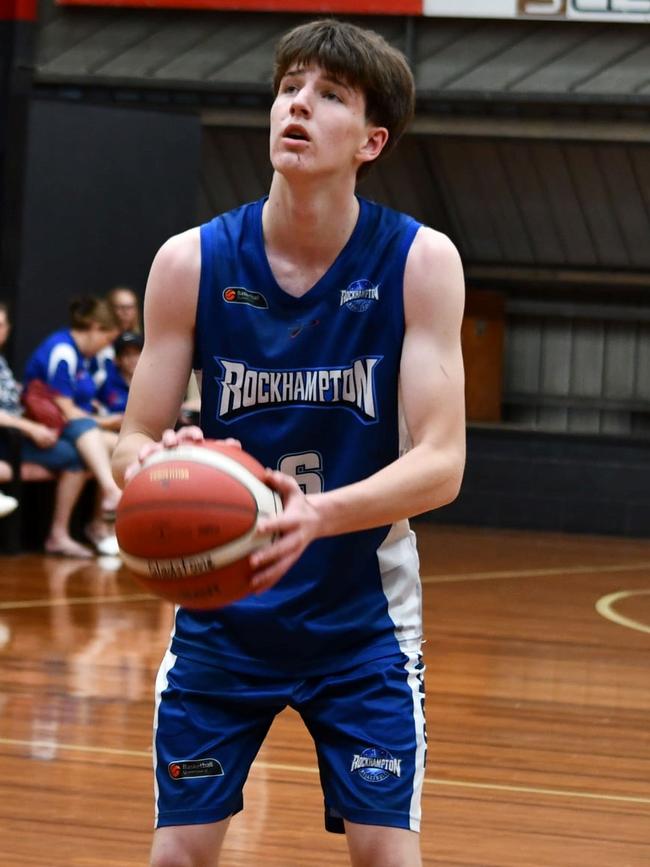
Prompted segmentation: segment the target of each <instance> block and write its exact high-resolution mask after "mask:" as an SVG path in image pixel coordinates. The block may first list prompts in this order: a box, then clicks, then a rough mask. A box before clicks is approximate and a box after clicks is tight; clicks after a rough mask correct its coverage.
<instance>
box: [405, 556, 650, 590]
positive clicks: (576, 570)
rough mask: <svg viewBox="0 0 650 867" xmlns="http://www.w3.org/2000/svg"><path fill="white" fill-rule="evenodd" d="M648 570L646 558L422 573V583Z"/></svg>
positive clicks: (649, 567) (649, 566) (649, 568)
mask: <svg viewBox="0 0 650 867" xmlns="http://www.w3.org/2000/svg"><path fill="white" fill-rule="evenodd" d="M640 569H647V570H650V562H649V561H647V560H643V561H640V562H638V563H619V564H616V563H612V564H611V565H610V566H554V567H553V568H549V569H508V570H502V571H500V572H461V573H460V574H458V575H423V576H422V583H423V584H446V583H453V582H455V581H489V580H494V579H497V578H544V577H552V576H554V575H586V574H592V573H594V572H595V573H598V574H601V573H607V572H638V571H639V570H640Z"/></svg>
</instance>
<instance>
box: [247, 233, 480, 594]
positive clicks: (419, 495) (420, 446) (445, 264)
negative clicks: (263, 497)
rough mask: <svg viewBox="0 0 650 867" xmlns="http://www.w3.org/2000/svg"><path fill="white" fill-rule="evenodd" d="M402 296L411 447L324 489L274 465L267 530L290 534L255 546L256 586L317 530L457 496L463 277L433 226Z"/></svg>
mask: <svg viewBox="0 0 650 867" xmlns="http://www.w3.org/2000/svg"><path fill="white" fill-rule="evenodd" d="M404 305H405V320H406V331H405V337H404V345H403V349H402V358H401V365H400V384H401V392H402V402H403V408H404V413H405V418H406V423H407V426H408V429H409V433H410V436H411V439H412V443H413V448H412V449H411V450H410V451H409V452H407V453H406V454H405V455H403V456H402V457H400V458H398V459H397V460H396V461H394V462H393V463H391V464H389V465H388V466H387V467H384V468H383V469H382V470H380V471H379V472H377V473H375V474H374V475H372V476H370V477H369V478H367V479H364V480H363V481H361V482H357V483H355V484H353V485H348V486H346V487H343V488H338V489H336V490H333V491H327V492H325V493H323V494H315V495H307V496H303V495H301V493H300V491H299V488H298V486H297V483H296V482H295V480H294V479H291V478H290V477H288V476H284V475H283V474H281V473H277V472H271V471H269V476H268V480H269V483H270V484H272V485H273V486H274V487H276V488H277V489H278V490H279V491H280V493H281V494H282V495H283V499H284V501H285V511H284V513H283V515H282V516H281V517H280V518H278V519H275V520H273V521H269V522H268V524H266V523H265V524H264V525H263V526H260V530H261V531H262V530H263V531H265V532H269V531H271V532H278V531H279V532H280V533H282V534H283V535H282V538H281V539H280V540H279V541H278V542H276V543H274V544H273V545H271V546H269V547H268V548H265V549H262V550H260V551H259V552H258V553H257V554H255V555H254V556H253V564H254V566H255V567H256V568H258V569H260V570H261V571H260V572H259V573H258V575H257V576H256V580H255V585H256V586H257V587H258V588H259V589H263V588H265V587H268V586H270V585H271V584H273V583H274V582H275V581H277V580H279V578H280V577H281V576H282V574H284V572H285V571H286V570H287V569H288V568H289V567H290V566H291V565H292V564H293V562H295V560H296V559H297V557H299V556H300V554H301V553H302V551H304V549H305V547H306V546H307V544H309V542H311V541H312V540H313V539H315V538H318V537H320V536H333V535H337V534H339V533H348V532H351V531H355V530H364V529H368V528H370V527H377V526H381V525H383V524H391V523H393V522H394V521H397V520H400V519H403V518H408V517H411V516H413V515H417V514H420V513H422V512H425V511H428V510H430V509H435V508H438V507H439V506H442V505H444V504H446V503H448V502H450V501H451V500H453V499H454V498H455V497H456V496H457V494H458V490H459V487H460V482H461V478H462V473H463V467H464V462H465V412H464V376H463V362H462V355H461V347H460V326H461V322H462V315H463V306H464V281H463V273H462V266H461V263H460V259H459V257H458V253H457V252H456V250H455V248H454V246H453V245H452V244H451V242H450V241H449V240H448V239H447V238H446V237H445V236H443V235H440V234H439V233H438V232H434V231H433V230H432V229H426V228H423V229H420V231H419V232H418V235H417V237H416V239H415V241H414V243H413V246H412V248H411V251H410V253H409V257H408V260H407V266H406V273H405V280H404Z"/></svg>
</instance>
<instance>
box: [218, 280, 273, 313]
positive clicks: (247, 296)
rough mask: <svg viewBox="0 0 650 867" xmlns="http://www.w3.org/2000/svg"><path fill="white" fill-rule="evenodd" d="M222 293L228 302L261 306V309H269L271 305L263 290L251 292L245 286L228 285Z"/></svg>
mask: <svg viewBox="0 0 650 867" xmlns="http://www.w3.org/2000/svg"><path fill="white" fill-rule="evenodd" d="M222 295H223V300H224V301H226V302H228V304H248V306H249V307H259V308H260V309H261V310H267V309H268V306H269V303H268V301H267V300H266V298H265V297H264V296H263V295H262V293H261V292H251V291H250V289H244V287H243V286H228V288H227V289H224V290H223V293H222Z"/></svg>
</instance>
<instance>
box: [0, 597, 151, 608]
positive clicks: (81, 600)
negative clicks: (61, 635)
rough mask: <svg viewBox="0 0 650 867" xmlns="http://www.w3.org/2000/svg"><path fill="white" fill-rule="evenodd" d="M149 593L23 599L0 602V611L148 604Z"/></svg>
mask: <svg viewBox="0 0 650 867" xmlns="http://www.w3.org/2000/svg"><path fill="white" fill-rule="evenodd" d="M155 598H156V597H155V596H152V594H151V593H132V594H129V593H123V594H121V595H119V596H62V597H61V598H60V599H24V600H23V601H20V600H16V601H15V602H0V611H11V610H13V609H19V608H56V607H57V606H59V605H94V604H97V603H100V602H101V603H102V604H104V603H106V602H148V601H151V600H152V599H155Z"/></svg>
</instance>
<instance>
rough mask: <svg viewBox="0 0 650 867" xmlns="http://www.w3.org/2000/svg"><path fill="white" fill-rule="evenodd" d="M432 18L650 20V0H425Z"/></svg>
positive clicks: (425, 5)
mask: <svg viewBox="0 0 650 867" xmlns="http://www.w3.org/2000/svg"><path fill="white" fill-rule="evenodd" d="M423 12H424V14H425V15H429V16H432V17H436V16H439V17H441V18H442V17H450V18H529V19H537V20H540V19H546V20H548V21H558V20H565V21H566V20H573V21H614V22H616V21H620V22H636V23H637V24H638V23H639V22H644V21H645V22H650V0H423Z"/></svg>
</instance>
